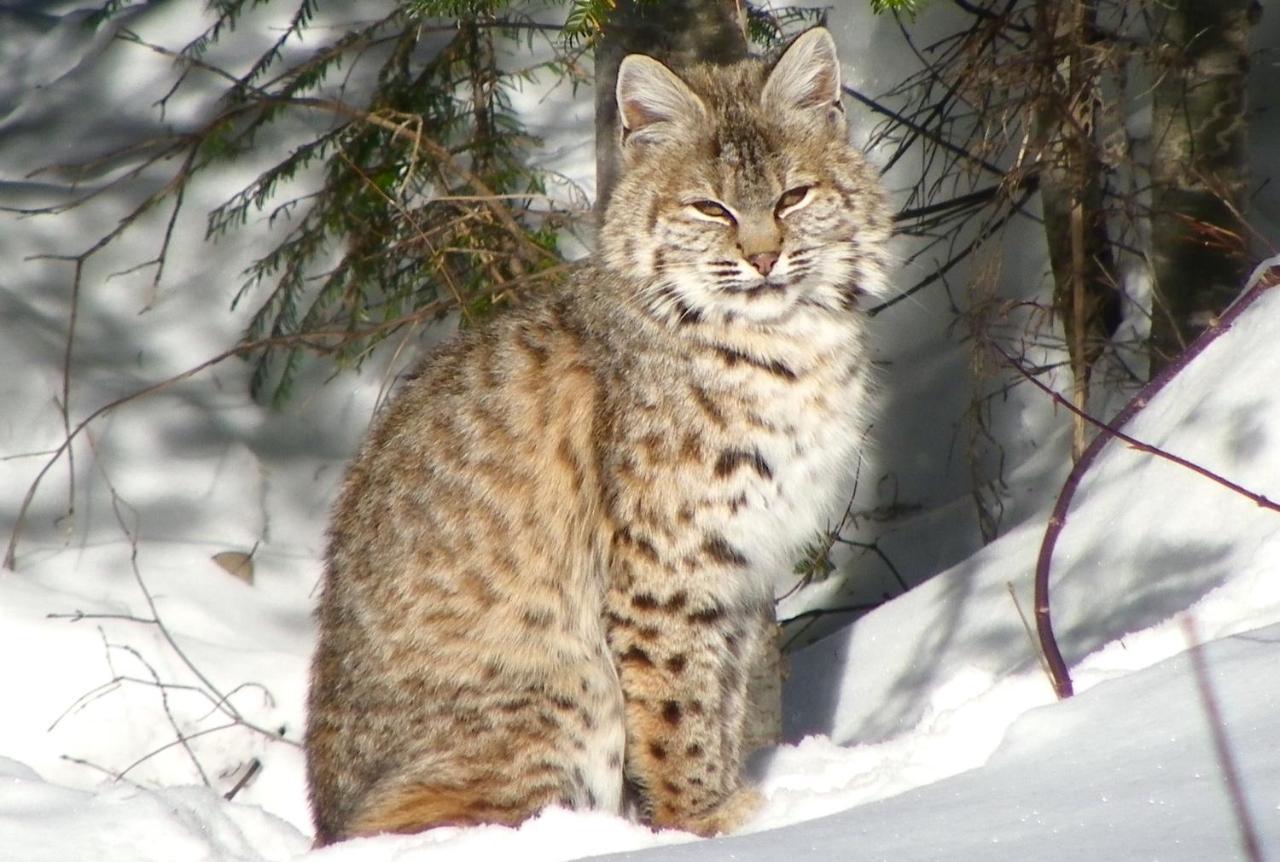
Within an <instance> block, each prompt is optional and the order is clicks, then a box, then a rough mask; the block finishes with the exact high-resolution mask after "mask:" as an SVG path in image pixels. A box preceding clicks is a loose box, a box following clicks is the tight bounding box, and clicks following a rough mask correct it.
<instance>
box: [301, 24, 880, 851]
mask: <svg viewBox="0 0 1280 862" xmlns="http://www.w3.org/2000/svg"><path fill="white" fill-rule="evenodd" d="M618 92H619V109H620V115H621V117H622V119H623V124H624V144H623V150H624V156H625V159H626V169H625V173H624V174H623V177H622V179H621V180H620V182H619V185H618V188H617V190H616V192H615V195H614V198H613V200H612V201H611V205H610V209H609V211H608V213H607V216H606V220H605V225H604V228H603V229H602V232H601V251H600V253H599V255H598V256H597V259H596V260H595V261H594V262H593V263H591V264H590V265H588V266H586V267H584V268H583V269H582V270H580V271H579V273H578V274H577V275H576V276H575V277H574V278H573V279H571V280H570V282H569V283H568V284H567V285H566V286H565V287H564V288H562V289H559V290H557V291H554V292H550V293H548V294H546V295H544V296H541V297H538V298H535V299H533V300H531V301H530V302H529V303H528V304H527V305H526V306H524V307H522V308H519V309H516V310H514V311H512V312H509V313H508V314H506V315H505V316H503V317H501V318H499V319H497V320H495V321H494V322H492V323H491V324H489V325H488V326H487V327H483V328H481V329H479V330H476V331H473V332H470V333H467V334H465V335H462V336H459V337H458V338H456V339H455V340H454V341H452V342H451V343H450V344H449V345H447V346H446V347H445V348H443V349H442V350H440V351H438V352H437V353H436V354H434V355H433V356H432V357H430V358H429V359H428V360H427V361H426V362H425V363H424V365H423V366H422V368H421V370H420V372H419V374H418V376H417V377H416V379H414V380H413V381H412V382H411V383H409V384H408V385H407V386H406V388H405V389H404V391H403V392H402V393H401V394H400V396H399V397H398V398H397V400H396V401H395V402H394V403H393V404H392V406H391V407H390V408H389V409H388V410H387V412H386V414H385V415H384V416H382V417H381V418H380V419H379V421H378V423H377V425H376V426H375V428H374V430H373V432H372V433H371V435H370V437H369V439H368V441H367V442H366V444H365V446H364V448H363V449H362V451H361V453H360V454H359V456H358V457H357V458H356V460H355V462H354V463H353V465H352V467H351V470H350V473H349V475H348V478H347V481H346V484H345V486H344V489H343V492H342V494H341V497H340V499H339V502H338V505H337V509H336V512H335V515H334V520H333V524H332V527H331V531H330V534H331V543H330V549H329V556H328V566H327V571H326V577H325V584H324V591H323V595H322V598H321V602H320V609H319V621H320V643H319V647H318V650H317V654H316V658H315V663H314V668H313V678H312V688H311V698H310V716H309V727H308V737H307V749H308V768H309V777H310V782H311V788H312V801H313V807H314V810H315V814H316V826H317V832H318V841H319V842H320V843H328V842H331V841H334V840H339V839H341V838H344V837H347V836H351V835H357V834H370V833H375V832H381V831H415V830H419V829H425V828H429V827H431V826H436V825H444V824H455V825H456V824H468V823H507V824H514V823H518V822H520V821H521V820H523V819H525V818H527V817H529V816H531V815H532V814H534V813H536V812H537V811H538V810H539V809H541V808H543V807H545V806H547V805H551V804H559V805H565V806H568V807H597V808H603V809H606V810H611V811H619V810H620V809H621V806H622V800H623V787H624V779H625V781H626V782H627V783H628V784H629V785H630V786H631V787H633V788H634V791H635V796H636V802H637V804H638V807H639V811H640V814H641V815H642V816H643V817H644V818H645V819H646V820H647V821H648V822H650V823H653V824H654V825H658V826H669V827H676V828H683V829H689V830H692V831H695V832H698V833H700V834H713V833H715V832H719V831H724V830H725V829H729V828H733V827H734V826H736V825H737V824H738V823H739V822H740V821H741V820H742V819H743V818H744V817H745V816H746V815H747V814H748V813H749V812H750V810H751V807H752V805H753V802H752V800H753V797H752V794H751V793H750V792H749V791H745V790H743V789H742V788H741V787H740V781H739V768H740V765H741V760H742V756H743V752H742V751H741V733H742V721H743V717H744V712H745V687H746V676H747V671H748V669H749V667H750V664H751V662H752V660H753V658H754V655H755V651H756V648H757V645H758V643H759V640H760V638H761V637H762V636H763V635H764V634H765V633H767V632H768V631H769V630H770V625H771V621H772V604H771V603H772V584H773V580H774V578H776V577H777V576H779V575H782V574H785V573H786V572H787V571H789V569H790V567H791V564H792V562H793V559H794V557H795V555H796V553H797V552H798V550H799V549H800V548H801V547H802V546H803V544H804V543H805V542H806V541H808V540H810V539H811V538H812V537H813V536H814V534H815V533H817V531H819V530H821V529H823V528H824V527H826V526H827V525H828V523H830V522H831V521H832V520H834V519H835V518H836V517H838V514H839V509H840V506H841V505H842V502H843V496H842V495H843V494H844V493H845V480H846V479H847V475H848V472H849V468H850V466H851V465H852V463H853V461H854V458H855V454H856V449H857V446H858V443H859V440H860V437H861V434H862V432H863V430H864V429H863V426H864V424H865V421H866V420H865V402H866V392H867V374H868V363H867V360H866V356H865V347H864V335H863V318H862V317H860V314H859V310H858V304H859V301H860V297H861V295H862V294H863V293H864V292H866V291H874V290H878V289H879V288H880V285H881V282H882V278H883V275H882V270H883V254H884V252H883V246H884V242H885V240H886V238H887V233H888V218H887V216H886V211H885V206H884V203H883V200H882V197H881V193H880V191H879V187H878V185H877V183H876V180H875V178H874V175H873V173H872V172H871V171H870V170H869V169H868V168H867V167H866V166H865V164H864V163H863V162H862V160H861V159H860V158H859V157H858V155H857V154H856V153H855V152H854V151H853V150H852V149H851V148H850V147H849V146H848V144H847V143H846V142H845V138H844V134H845V133H844V131H843V118H842V115H841V114H840V112H839V110H838V99H839V71H838V65H836V60H835V55H834V46H833V44H832V42H831V39H830V36H829V35H828V34H827V33H826V32H825V31H823V30H814V31H810V32H809V33H807V34H805V35H804V36H802V37H801V38H800V39H799V40H797V42H796V43H794V45H793V46H792V47H791V48H790V49H789V50H788V51H787V53H786V54H785V55H784V56H783V58H782V59H781V60H779V62H778V63H777V65H776V66H775V67H774V68H773V69H772V70H767V69H765V68H764V67H763V66H761V65H760V64H757V63H744V64H741V65H740V66H737V67H730V68H728V69H717V70H694V71H691V72H690V73H689V74H688V75H687V76H686V77H685V78H684V79H681V78H678V77H676V76H675V75H674V74H673V73H671V72H670V71H669V70H667V69H666V68H665V67H663V66H661V65H660V64H658V63H656V62H655V61H653V60H650V59H649V58H645V57H629V58H627V59H626V60H625V61H624V62H623V65H622V67H621V69H620V71H619V86H618Z"/></svg>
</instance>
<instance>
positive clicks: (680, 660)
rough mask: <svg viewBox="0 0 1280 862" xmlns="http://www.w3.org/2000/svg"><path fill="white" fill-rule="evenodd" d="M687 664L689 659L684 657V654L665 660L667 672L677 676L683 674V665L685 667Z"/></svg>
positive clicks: (677, 654)
mask: <svg viewBox="0 0 1280 862" xmlns="http://www.w3.org/2000/svg"><path fill="white" fill-rule="evenodd" d="M688 663H689V659H688V657H686V656H685V654H684V653H676V654H675V655H673V656H672V657H671V658H669V659H667V661H666V665H667V670H669V671H671V672H672V673H677V674H678V673H683V672H684V668H685V665H687V664H688Z"/></svg>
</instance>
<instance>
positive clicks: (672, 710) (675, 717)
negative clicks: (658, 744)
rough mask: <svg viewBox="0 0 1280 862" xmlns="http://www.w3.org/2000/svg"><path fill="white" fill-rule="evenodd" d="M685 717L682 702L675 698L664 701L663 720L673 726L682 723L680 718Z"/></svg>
mask: <svg viewBox="0 0 1280 862" xmlns="http://www.w3.org/2000/svg"><path fill="white" fill-rule="evenodd" d="M683 717H684V712H683V710H681V709H680V704H679V703H678V702H677V701H674V700H664V701H663V702H662V720H663V721H665V722H666V723H667V724H669V725H671V726H672V727H677V726H678V725H679V724H680V719H681V718H683Z"/></svg>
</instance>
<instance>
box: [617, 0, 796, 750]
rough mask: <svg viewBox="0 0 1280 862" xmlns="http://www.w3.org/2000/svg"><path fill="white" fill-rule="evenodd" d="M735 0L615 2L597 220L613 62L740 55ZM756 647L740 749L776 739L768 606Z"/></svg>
mask: <svg viewBox="0 0 1280 862" xmlns="http://www.w3.org/2000/svg"><path fill="white" fill-rule="evenodd" d="M738 8H739V6H738V4H737V3H736V2H734V0H680V2H674V0H673V2H663V3H637V2H635V0H619V2H618V5H617V9H616V11H615V12H614V13H613V15H612V16H611V17H610V19H609V23H608V25H607V26H606V28H605V31H604V38H603V39H602V40H601V41H600V44H599V46H598V47H597V49H596V54H595V71H596V216H597V218H598V219H600V220H603V218H604V211H605V207H606V206H607V204H608V202H609V195H610V193H611V192H612V191H613V186H614V183H615V181H616V180H617V176H618V171H619V159H620V155H621V154H620V153H619V150H618V142H619V130H618V108H617V102H616V99H615V94H614V91H615V88H616V85H617V79H618V64H619V63H621V62H622V58H623V57H625V56H626V55H627V54H632V53H639V54H648V55H649V56H651V57H655V58H657V59H659V60H661V61H663V62H664V63H666V64H667V65H669V66H671V67H673V68H675V69H677V70H678V69H679V68H680V67H681V66H684V65H688V64H690V63H695V62H701V63H732V62H735V61H737V60H741V59H742V58H744V57H746V55H747V42H746V36H745V32H744V31H745V27H744V23H745V22H743V21H742V20H741V19H740V18H739V15H738ZM760 625H761V628H762V631H761V632H760V642H761V644H762V648H761V649H760V651H759V654H758V656H757V660H756V662H755V664H754V666H753V667H752V668H751V673H750V684H749V687H748V691H747V698H748V707H747V726H746V729H745V733H744V738H743V748H744V750H746V751H751V750H753V749H755V748H759V747H761V746H763V745H769V744H773V743H776V742H778V741H779V740H780V739H781V737H782V657H781V650H780V644H779V631H778V624H777V618H776V617H775V615H774V613H773V610H772V608H770V610H769V613H768V614H767V615H766V617H764V618H762V619H761V621H760Z"/></svg>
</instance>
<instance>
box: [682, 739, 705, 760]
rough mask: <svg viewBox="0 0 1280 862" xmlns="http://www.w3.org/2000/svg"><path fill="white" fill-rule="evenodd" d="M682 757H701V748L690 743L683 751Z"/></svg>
mask: <svg viewBox="0 0 1280 862" xmlns="http://www.w3.org/2000/svg"><path fill="white" fill-rule="evenodd" d="M684 756H685V757H701V756H702V746H701V745H698V743H696V742H695V743H692V744H691V745H690V746H689V747H688V748H686V749H685V750H684Z"/></svg>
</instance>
